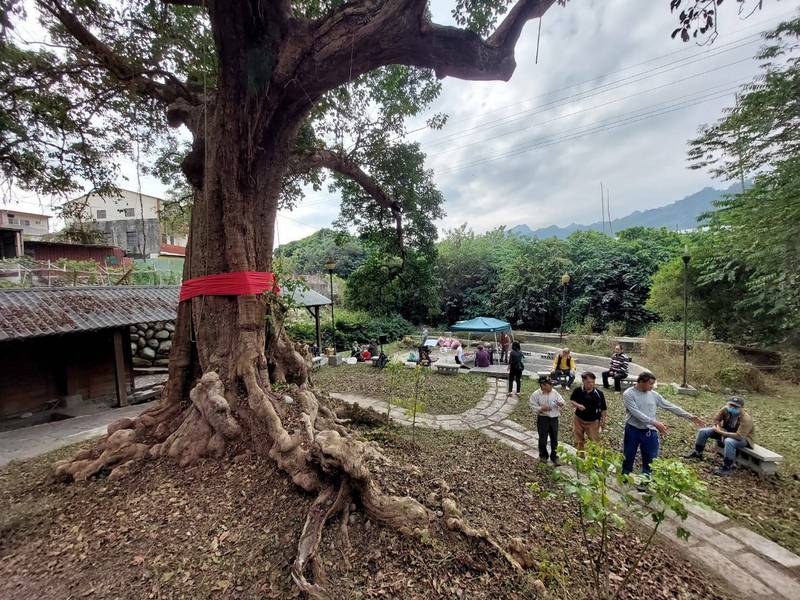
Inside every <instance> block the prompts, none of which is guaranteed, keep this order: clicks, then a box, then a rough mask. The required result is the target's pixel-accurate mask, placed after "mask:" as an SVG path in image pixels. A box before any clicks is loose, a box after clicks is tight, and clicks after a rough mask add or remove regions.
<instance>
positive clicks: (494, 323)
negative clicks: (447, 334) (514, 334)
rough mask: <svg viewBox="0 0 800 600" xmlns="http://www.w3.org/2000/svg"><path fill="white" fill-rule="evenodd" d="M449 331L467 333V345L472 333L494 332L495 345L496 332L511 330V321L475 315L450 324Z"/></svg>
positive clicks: (495, 341) (495, 342) (495, 340)
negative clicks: (472, 317)
mask: <svg viewBox="0 0 800 600" xmlns="http://www.w3.org/2000/svg"><path fill="white" fill-rule="evenodd" d="M450 331H463V332H465V333H466V334H467V345H469V343H470V338H471V335H470V334H473V333H492V334H494V344H495V346H497V334H498V333H500V332H503V331H511V323H509V322H508V321H503V320H501V319H495V318H494V317H475V318H474V319H468V320H466V321H457V322H456V323H455V324H454V325H451V326H450Z"/></svg>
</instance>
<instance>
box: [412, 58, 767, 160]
mask: <svg viewBox="0 0 800 600" xmlns="http://www.w3.org/2000/svg"><path fill="white" fill-rule="evenodd" d="M746 45H747V44H742V45H741V46H736V47H734V48H729V49H727V50H723V51H722V52H720V53H717V54H714V55H713V56H706V57H702V58H699V59H697V60H693V61H690V62H686V63H683V62H678V63H677V64H676V63H670V64H668V65H664V66H663V67H658V68H659V69H661V68H664V70H662V71H660V72H655V70H653V71H648V72H645V73H637V74H635V75H632V76H630V77H625V78H622V79H619V80H616V81H613V82H610V83H606V84H603V85H600V86H597V87H595V88H590V89H589V90H585V91H583V92H578V93H576V94H572V95H570V96H562V97H561V98H557V99H555V100H552V101H550V102H546V103H544V104H541V105H539V106H535V107H533V108H530V109H526V110H523V111H519V112H516V113H512V114H510V115H506V116H504V117H500V118H498V119H494V120H491V121H485V122H483V123H480V124H478V125H475V126H473V127H469V128H467V129H462V130H460V131H457V132H452V133H449V134H446V135H444V136H442V137H439V138H437V139H436V140H433V141H431V142H429V143H428V144H426V146H436V145H439V144H444V143H447V142H449V141H451V140H452V139H455V138H458V137H461V136H463V135H465V134H466V135H472V134H471V132H474V131H478V130H483V129H494V128H496V127H500V126H502V125H504V124H505V123H507V122H510V121H513V120H516V119H517V118H522V117H524V116H528V115H529V114H537V113H539V112H542V110H544V109H548V110H549V109H552V108H555V107H558V106H560V105H563V104H565V103H566V101H577V100H586V99H588V98H591V97H594V96H597V95H600V94H604V93H607V92H609V91H613V90H615V89H618V88H620V87H623V85H631V84H634V83H639V82H641V81H645V80H647V79H650V78H652V77H657V76H659V75H663V74H665V73H669V72H671V71H675V70H677V69H683V68H685V67H687V66H689V65H691V64H694V63H696V62H700V61H703V60H707V59H708V58H715V57H717V56H719V55H720V54H722V53H725V52H729V51H731V50H736V49H738V48H740V47H744V46H746ZM750 60H752V58H751V57H749V56H748V57H746V58H743V59H740V60H738V61H735V62H734V63H730V64H738V63H741V62H747V61H750ZM728 66H730V65H728ZM665 67H669V68H665ZM633 77H636V78H637V79H634V80H630V81H628V80H629V79H631V78H633ZM619 84H622V85H619Z"/></svg>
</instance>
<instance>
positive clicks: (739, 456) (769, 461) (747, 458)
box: [736, 444, 783, 475]
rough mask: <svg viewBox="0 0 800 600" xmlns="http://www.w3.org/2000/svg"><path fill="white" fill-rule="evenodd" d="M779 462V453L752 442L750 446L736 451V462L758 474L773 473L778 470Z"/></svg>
mask: <svg viewBox="0 0 800 600" xmlns="http://www.w3.org/2000/svg"><path fill="white" fill-rule="evenodd" d="M780 462H783V457H782V456H781V455H780V454H777V453H775V452H773V451H772V450H768V449H767V448H764V446H759V445H758V444H753V447H752V448H739V449H738V450H737V451H736V464H737V465H740V466H742V467H746V468H748V469H750V470H751V471H755V472H756V473H758V474H759V475H774V474H775V473H777V471H778V463H780Z"/></svg>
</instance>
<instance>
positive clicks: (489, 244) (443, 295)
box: [437, 224, 509, 323]
mask: <svg viewBox="0 0 800 600" xmlns="http://www.w3.org/2000/svg"><path fill="white" fill-rule="evenodd" d="M508 246H509V244H508V239H507V237H506V234H505V232H504V231H503V229H496V230H494V231H490V232H487V233H485V234H483V235H476V234H475V233H474V232H473V231H472V230H468V229H467V226H466V224H464V225H462V226H461V227H458V228H456V229H451V230H449V231H447V232H446V234H445V237H444V239H443V240H442V241H441V242H440V243H439V244H438V260H437V266H438V276H439V298H440V302H441V310H442V312H443V316H444V318H445V319H446V321H447V322H448V323H455V322H456V321H459V320H462V319H471V318H473V317H477V316H480V315H487V314H493V313H494V310H493V304H492V295H493V293H494V290H495V289H496V286H497V281H498V276H499V273H500V270H501V269H502V266H503V262H504V259H505V255H506V254H507V251H508Z"/></svg>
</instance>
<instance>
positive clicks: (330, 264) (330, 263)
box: [325, 256, 336, 271]
mask: <svg viewBox="0 0 800 600" xmlns="http://www.w3.org/2000/svg"><path fill="white" fill-rule="evenodd" d="M335 268H336V261H335V260H333V258H332V257H330V256H329V257H328V258H327V259H325V269H327V270H328V271H333V270H334V269H335Z"/></svg>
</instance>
